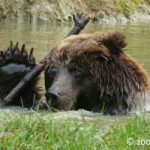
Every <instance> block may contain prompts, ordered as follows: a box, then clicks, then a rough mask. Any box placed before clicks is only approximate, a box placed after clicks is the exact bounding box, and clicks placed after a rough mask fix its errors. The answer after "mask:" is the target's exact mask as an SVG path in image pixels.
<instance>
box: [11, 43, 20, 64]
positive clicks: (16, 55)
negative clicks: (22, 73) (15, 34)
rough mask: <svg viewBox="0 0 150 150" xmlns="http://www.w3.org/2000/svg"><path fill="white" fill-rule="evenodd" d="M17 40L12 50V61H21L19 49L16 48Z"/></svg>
mask: <svg viewBox="0 0 150 150" xmlns="http://www.w3.org/2000/svg"><path fill="white" fill-rule="evenodd" d="M18 44H19V43H18V42H17V43H16V45H15V47H14V50H13V60H14V61H20V62H21V55H20V51H19V48H18Z"/></svg>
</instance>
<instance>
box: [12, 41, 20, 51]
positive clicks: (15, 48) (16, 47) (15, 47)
mask: <svg viewBox="0 0 150 150" xmlns="http://www.w3.org/2000/svg"><path fill="white" fill-rule="evenodd" d="M18 45H19V43H18V42H17V43H16V45H15V46H14V49H13V51H15V50H19V49H18Z"/></svg>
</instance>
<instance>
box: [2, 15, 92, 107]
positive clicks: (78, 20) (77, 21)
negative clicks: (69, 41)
mask: <svg viewBox="0 0 150 150" xmlns="http://www.w3.org/2000/svg"><path fill="white" fill-rule="evenodd" d="M90 19H91V18H90V16H83V17H76V16H75V15H73V21H74V27H73V29H72V30H71V31H70V32H69V34H68V35H67V36H66V37H68V36H71V35H76V34H78V33H80V32H81V31H82V30H83V29H84V27H85V26H86V25H87V23H88V22H89V21H90ZM48 56H49V54H48V55H47V56H46V57H45V58H44V59H42V60H41V61H40V63H39V64H38V65H36V66H35V67H34V68H33V69H32V70H31V71H29V72H28V73H27V74H26V75H25V76H24V77H23V78H22V79H21V81H20V82H19V83H18V84H17V85H16V87H14V89H12V91H11V92H10V93H9V94H8V95H7V96H6V97H5V98H4V99H3V100H2V102H3V104H4V105H6V104H9V103H10V102H12V101H13V100H14V99H15V98H16V97H17V96H19V95H20V94H21V93H22V92H23V90H24V89H25V87H26V86H28V84H29V83H30V82H31V81H32V80H33V79H35V78H36V77H37V76H38V75H39V74H40V73H41V72H42V71H43V70H44V69H45V67H46V65H47V64H48Z"/></svg>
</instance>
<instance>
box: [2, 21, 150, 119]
mask: <svg viewBox="0 0 150 150" xmlns="http://www.w3.org/2000/svg"><path fill="white" fill-rule="evenodd" d="M71 28H72V24H69V25H68V24H61V23H53V24H51V23H43V22H39V23H16V22H7V23H6V22H0V50H3V49H6V48H7V47H8V45H9V41H10V40H12V41H14V42H16V41H18V42H19V43H20V44H22V43H24V44H26V46H27V48H28V49H30V48H31V47H34V48H35V51H34V54H35V56H36V59H37V62H39V61H40V60H41V59H42V58H44V56H46V55H47V54H48V53H49V52H50V50H51V49H52V48H53V47H54V46H56V45H57V44H58V43H59V42H60V41H61V39H63V38H64V37H65V36H66V35H67V33H68V32H69V31H70V29H71ZM115 30H117V31H118V30H120V31H122V32H123V33H124V34H125V35H126V38H127V42H128V46H127V47H126V48H125V50H127V51H128V53H129V54H130V55H131V56H133V57H135V58H136V59H137V60H138V61H139V62H140V63H141V64H142V65H143V67H144V68H145V70H146V71H147V72H148V74H149V75H150V23H139V24H138V23H136V24H125V25H122V24H117V25H115V24H113V25H110V24H107V25H106V24H89V25H87V27H86V28H85V29H84V31H82V33H94V32H96V31H103V32H110V31H115ZM40 84H41V86H42V87H43V90H44V81H43V79H42V80H41V83H40ZM43 92H44V91H43ZM13 110H14V109H12V110H9V109H6V111H7V112H9V111H13ZM19 110H20V109H19ZM3 111H4V110H2V112H3ZM15 112H16V113H18V111H16V108H15ZM78 112H79V113H78ZM78 112H75V111H70V112H68V113H67V112H63V113H61V114H63V116H65V115H66V114H67V116H68V115H69V116H72V117H73V116H74V117H79V116H82V112H81V111H78ZM89 114H90V115H89ZM84 115H85V116H89V118H91V116H92V118H94V116H96V117H97V114H93V113H90V112H86V111H85V112H84ZM56 116H57V115H56ZM58 116H59V115H58ZM61 116H62V115H61Z"/></svg>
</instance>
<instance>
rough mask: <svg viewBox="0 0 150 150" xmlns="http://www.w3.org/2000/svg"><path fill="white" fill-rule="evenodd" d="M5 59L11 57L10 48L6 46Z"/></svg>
mask: <svg viewBox="0 0 150 150" xmlns="http://www.w3.org/2000/svg"><path fill="white" fill-rule="evenodd" d="M5 59H6V60H11V59H12V53H11V50H10V49H9V48H8V49H7V51H5Z"/></svg>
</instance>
